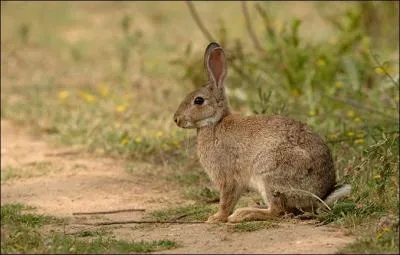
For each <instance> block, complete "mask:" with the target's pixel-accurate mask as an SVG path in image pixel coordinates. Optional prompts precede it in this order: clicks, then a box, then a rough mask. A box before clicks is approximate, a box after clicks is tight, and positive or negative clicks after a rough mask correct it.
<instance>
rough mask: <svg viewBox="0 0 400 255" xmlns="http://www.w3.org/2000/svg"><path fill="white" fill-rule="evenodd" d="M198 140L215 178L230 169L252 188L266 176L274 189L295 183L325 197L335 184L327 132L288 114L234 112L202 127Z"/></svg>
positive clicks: (205, 164)
mask: <svg viewBox="0 0 400 255" xmlns="http://www.w3.org/2000/svg"><path fill="white" fill-rule="evenodd" d="M197 142H198V156H199V159H200V162H201V164H202V165H203V167H204V168H205V169H206V171H207V173H208V174H209V176H210V177H211V178H212V179H213V180H218V179H221V178H220V177H222V176H219V175H230V176H232V177H233V179H235V181H237V182H238V184H239V185H242V186H243V187H246V188H250V189H258V188H259V186H260V182H261V183H266V184H267V185H268V187H269V188H270V189H271V191H272V190H273V191H274V192H276V191H279V192H283V193H286V194H289V193H290V192H288V190H289V189H292V188H294V189H296V190H305V191H307V192H312V193H313V194H315V195H317V196H319V197H324V196H325V195H326V194H327V193H328V192H329V191H330V190H331V189H332V187H333V186H334V184H335V171H334V168H333V161H332V156H331V153H330V151H329V148H328V147H327V146H326V144H325V143H324V141H323V140H322V138H321V137H320V136H319V135H317V134H316V133H314V132H312V130H311V129H310V128H309V127H308V126H307V125H305V124H303V123H301V122H298V121H296V120H293V119H291V118H288V117H284V116H279V115H275V116H264V115H253V116H238V115H228V116H227V117H225V118H224V119H222V120H221V122H220V123H218V124H217V125H215V126H210V127H206V128H202V129H200V130H199V131H198V141H197ZM261 186H263V185H261ZM294 193H298V191H294ZM294 200H298V199H294Z"/></svg>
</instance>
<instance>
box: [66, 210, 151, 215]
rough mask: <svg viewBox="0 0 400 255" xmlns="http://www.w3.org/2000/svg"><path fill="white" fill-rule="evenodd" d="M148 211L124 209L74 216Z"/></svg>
mask: <svg viewBox="0 0 400 255" xmlns="http://www.w3.org/2000/svg"><path fill="white" fill-rule="evenodd" d="M145 210H146V209H122V210H112V211H100V212H74V213H72V215H88V214H112V213H120V212H144V211H145Z"/></svg>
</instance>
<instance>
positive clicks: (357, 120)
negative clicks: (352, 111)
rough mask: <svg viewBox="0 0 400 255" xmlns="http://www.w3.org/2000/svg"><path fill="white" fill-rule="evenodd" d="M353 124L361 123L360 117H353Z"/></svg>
mask: <svg viewBox="0 0 400 255" xmlns="http://www.w3.org/2000/svg"><path fill="white" fill-rule="evenodd" d="M354 122H356V123H360V122H362V120H361V118H360V117H355V118H354Z"/></svg>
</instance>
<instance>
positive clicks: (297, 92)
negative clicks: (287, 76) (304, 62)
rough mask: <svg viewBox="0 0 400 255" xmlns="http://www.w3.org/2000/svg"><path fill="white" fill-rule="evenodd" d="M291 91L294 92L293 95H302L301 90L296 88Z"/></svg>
mask: <svg viewBox="0 0 400 255" xmlns="http://www.w3.org/2000/svg"><path fill="white" fill-rule="evenodd" d="M290 92H291V93H292V96H294V97H298V96H300V91H299V90H298V89H296V88H294V89H292V90H291V91H290Z"/></svg>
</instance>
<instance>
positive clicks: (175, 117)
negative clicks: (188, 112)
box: [174, 115, 178, 124]
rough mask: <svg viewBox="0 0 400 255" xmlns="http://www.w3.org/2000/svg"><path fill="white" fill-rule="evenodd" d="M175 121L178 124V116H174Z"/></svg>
mask: <svg viewBox="0 0 400 255" xmlns="http://www.w3.org/2000/svg"><path fill="white" fill-rule="evenodd" d="M174 121H175V123H176V124H178V117H177V116H176V115H175V116H174Z"/></svg>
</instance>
